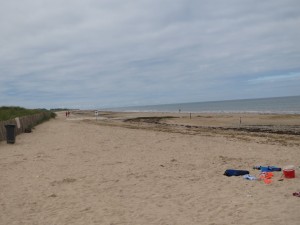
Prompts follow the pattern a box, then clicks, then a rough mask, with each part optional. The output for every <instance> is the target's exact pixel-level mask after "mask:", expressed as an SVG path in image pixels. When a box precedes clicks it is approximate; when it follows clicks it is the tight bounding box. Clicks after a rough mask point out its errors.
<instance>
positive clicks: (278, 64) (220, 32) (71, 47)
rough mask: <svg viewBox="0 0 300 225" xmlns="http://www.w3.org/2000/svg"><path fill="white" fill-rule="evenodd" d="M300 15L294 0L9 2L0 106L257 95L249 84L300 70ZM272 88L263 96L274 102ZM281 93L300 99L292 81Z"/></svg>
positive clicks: (0, 18)
mask: <svg viewBox="0 0 300 225" xmlns="http://www.w3.org/2000/svg"><path fill="white" fill-rule="evenodd" d="M299 10H300V4H299V3H298V1H293V0H289V1H279V0H278V1H256V0H252V1H237V0H235V1H195V0H176V1H171V0H165V1H153V0H152V1H150V0H141V1H133V0H132V1H130V0H126V1H121V0H120V1H93V0H89V1H79V0H76V1H55V0H52V1H45V0H43V1H33V0H32V1H29V0H25V1H22V2H19V1H7V2H4V3H3V4H2V7H1V9H0V34H1V35H0V45H1V50H0V96H1V97H0V105H1V104H7V103H10V102H11V101H16V100H17V99H18V98H19V99H22V102H25V103H26V102H30V104H34V99H35V98H36V105H37V106H38V105H39V103H40V99H41V98H43V102H44V104H45V105H47V104H48V105H49V107H51V105H53V104H55V101H58V100H57V96H61V97H60V99H59V102H60V103H63V101H64V100H63V99H64V98H65V101H66V102H68V103H69V104H77V103H76V101H77V102H81V104H83V103H84V102H85V101H86V102H89V103H87V104H85V105H97V104H99V105H106V106H110V105H118V104H119V105H130V104H134V103H135V104H137V102H139V103H143V104H152V103H155V104H158V103H169V102H172V103H173V102H178V101H206V100H217V99H221V98H224V96H226V98H232V99H234V98H235V96H237V95H238V94H239V95H240V94H241V93H242V94H243V95H244V96H245V97H251V96H252V95H253V94H252V95H251V90H253V92H255V93H259V90H258V87H257V86H255V84H253V83H251V82H250V83H249V82H247V81H248V80H255V79H258V78H259V77H260V76H266V75H273V76H274V75H278V74H279V73H281V74H289V73H291V72H295V73H297V72H299V71H300V67H299V56H300V45H299V40H300V31H299V29H298V27H299V25H300V15H299V13H298V12H299ZM283 79H284V78H283ZM278 82H279V81H278ZM294 82H296V83H297V82H299V80H296V81H295V80H294ZM12 84H13V85H12ZM256 85H257V84H256ZM259 87H260V88H263V87H264V86H259ZM275 87H277V85H275V84H274V90H273V92H272V91H271V90H270V92H268V93H266V92H264V91H262V90H261V97H265V96H266V95H268V96H272V95H273V96H277V93H276V90H275ZM289 87H292V88H294V89H293V90H294V91H291V90H290V89H289ZM285 88H286V89H284V87H281V91H282V92H284V90H286V93H293V94H294V93H299V91H298V92H297V90H296V89H295V87H294V83H292V82H290V81H289V79H288V77H287V79H286V83H285ZM8 89H18V90H19V91H20V92H16V94H15V96H14V98H13V97H12V96H11V95H8V96H6V93H7V92H5V90H8ZM34 90H35V91H36V93H37V95H38V96H40V97H39V98H38V97H34ZM233 90H235V91H233ZM22 91H23V92H22ZM11 93H12V92H11ZM26 93H28V95H27V94H26ZM2 96H4V97H2ZM43 96H44V97H43ZM91 96H92V97H91ZM98 96H105V98H100V97H99V98H98ZM255 97H259V96H255ZM20 102H21V101H20ZM78 104H79V103H78ZM78 104H77V105H78ZM83 105H84V104H83Z"/></svg>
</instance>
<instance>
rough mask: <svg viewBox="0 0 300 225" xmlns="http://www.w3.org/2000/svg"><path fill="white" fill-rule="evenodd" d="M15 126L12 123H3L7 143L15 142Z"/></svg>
mask: <svg viewBox="0 0 300 225" xmlns="http://www.w3.org/2000/svg"><path fill="white" fill-rule="evenodd" d="M15 127H16V125H13V124H8V125H5V128H6V141H7V144H14V143H15V140H16V135H15Z"/></svg>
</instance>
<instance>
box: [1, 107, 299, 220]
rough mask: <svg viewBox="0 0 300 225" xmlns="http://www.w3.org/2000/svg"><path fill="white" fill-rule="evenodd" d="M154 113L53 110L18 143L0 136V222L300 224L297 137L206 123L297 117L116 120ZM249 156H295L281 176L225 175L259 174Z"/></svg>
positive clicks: (275, 159)
mask: <svg viewBox="0 0 300 225" xmlns="http://www.w3.org/2000/svg"><path fill="white" fill-rule="evenodd" d="M153 115H155V116H157V114H130V113H128V114H125V113H123V114H122V113H102V114H101V115H100V116H99V118H98V120H97V121H96V120H95V118H94V117H93V115H92V113H91V112H89V113H81V112H77V113H75V112H73V114H71V116H70V118H67V119H66V118H65V116H64V114H63V113H59V116H58V117H57V118H56V119H54V120H51V121H49V122H46V123H43V124H41V125H39V126H37V127H36V128H35V129H34V130H33V132H32V133H26V134H25V133H24V134H21V135H19V136H17V137H16V143H15V144H6V142H4V141H2V142H0V224H24V225H25V224H26V225H27V224H31V225H34V224H39V225H40V224H63V225H66V224H72V225H77V224H107V225H116V224H128V225H134V224H136V225H141V224H145V225H146V224H155V225H156V224H158V225H167V224H169V225H176V224H177V225H183V224H189V225H193V224H204V225H206V224H207V225H213V224H215V225H217V224H220V225H221V224H249V225H250V224H270V225H271V224H272V225H274V224H276V225H278V224H279V225H280V224H282V225H283V224H284V225H287V224H291V225H293V224H294V225H296V224H297V225H298V224H299V221H300V213H299V209H300V198H298V197H295V196H293V195H292V193H293V192H298V191H300V170H299V166H300V152H299V146H300V136H299V135H287V134H273V133H256V132H245V131H239V130H224V129H210V128H207V127H220V126H222V127H227V128H228V127H239V126H252V125H256V126H258V125H266V124H267V123H266V121H269V122H268V124H267V125H268V126H269V127H270V126H273V127H274V126H279V125H280V126H283V125H285V126H286V127H289V126H291V127H296V128H297V126H299V124H298V123H299V118H298V117H296V118H295V117H293V116H281V117H280V116H278V117H277V118H276V119H275V118H274V117H273V116H276V115H253V114H249V115H247V114H242V115H237V114H235V115H229V114H227V115H193V118H192V119H189V115H183V114H181V115H175V114H172V116H177V117H179V118H176V119H168V120H163V121H160V122H159V123H147V122H146V123H145V122H142V121H131V122H126V123H124V122H123V119H124V118H134V117H136V116H153ZM159 115H160V116H161V115H163V116H170V115H169V114H159ZM240 117H242V119H243V121H242V125H240V124H239V118H240ZM272 117H273V118H272ZM279 117H280V118H279ZM246 123H248V124H246ZM200 125H201V126H202V125H203V126H202V127H199V126H200ZM204 125H205V126H204ZM191 126H195V127H191ZM197 126H198V127H197ZM286 127H285V128H286ZM254 165H276V166H280V167H284V166H286V165H294V166H295V167H296V178H295V179H284V180H283V181H278V180H279V179H280V177H281V174H282V173H281V172H277V173H275V172H274V178H273V179H272V180H273V182H272V183H271V184H269V185H267V184H265V183H264V182H263V181H250V180H245V179H243V178H242V177H226V176H224V175H223V173H224V171H225V170H226V169H245V170H249V171H250V173H251V174H252V175H256V176H257V175H259V171H257V170H253V169H252V166H254Z"/></svg>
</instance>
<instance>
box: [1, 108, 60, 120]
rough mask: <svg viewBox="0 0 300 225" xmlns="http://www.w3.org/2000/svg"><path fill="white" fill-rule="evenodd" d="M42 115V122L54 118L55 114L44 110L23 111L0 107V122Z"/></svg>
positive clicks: (23, 109)
mask: <svg viewBox="0 0 300 225" xmlns="http://www.w3.org/2000/svg"><path fill="white" fill-rule="evenodd" d="M38 113H43V114H44V115H43V120H42V121H40V122H43V121H46V120H49V119H50V118H55V116H56V114H55V113H53V112H51V111H49V110H46V109H25V108H22V107H18V106H2V107H0V121H5V120H10V119H14V118H16V117H22V116H28V115H34V114H38Z"/></svg>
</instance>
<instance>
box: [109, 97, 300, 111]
mask: <svg viewBox="0 0 300 225" xmlns="http://www.w3.org/2000/svg"><path fill="white" fill-rule="evenodd" d="M111 110H114V111H123V112H124V111H127V112H129V111H131V112H191V113H201V112H202V113H205V112H214V113H232V112H233V113H239V112H250V113H278V114H285V113H287V114H300V96H290V97H276V98H260V99H243V100H226V101H211V102H192V103H177V104H164V105H148V106H132V107H122V108H115V109H111Z"/></svg>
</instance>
